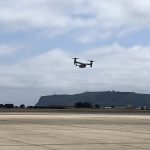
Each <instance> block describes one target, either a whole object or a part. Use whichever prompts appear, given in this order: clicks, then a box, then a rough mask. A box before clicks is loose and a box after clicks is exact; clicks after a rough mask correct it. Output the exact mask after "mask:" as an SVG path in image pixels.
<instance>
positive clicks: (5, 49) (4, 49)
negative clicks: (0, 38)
mask: <svg viewBox="0 0 150 150" xmlns="http://www.w3.org/2000/svg"><path fill="white" fill-rule="evenodd" d="M18 50H19V45H18V46H17V45H9V44H1V45H0V56H4V55H10V54H13V53H16V52H17V51H18Z"/></svg>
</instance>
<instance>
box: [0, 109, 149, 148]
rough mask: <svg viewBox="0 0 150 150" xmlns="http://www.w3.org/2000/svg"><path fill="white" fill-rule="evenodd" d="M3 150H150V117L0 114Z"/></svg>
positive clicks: (0, 142) (138, 115)
mask: <svg viewBox="0 0 150 150" xmlns="http://www.w3.org/2000/svg"><path fill="white" fill-rule="evenodd" d="M0 149H2V150H127V149H130V150H150V115H146V114H145V115H144V114H141V115H140V114H87V113H86V114H84V113H81V114H75V113H27V112H26V113H0Z"/></svg>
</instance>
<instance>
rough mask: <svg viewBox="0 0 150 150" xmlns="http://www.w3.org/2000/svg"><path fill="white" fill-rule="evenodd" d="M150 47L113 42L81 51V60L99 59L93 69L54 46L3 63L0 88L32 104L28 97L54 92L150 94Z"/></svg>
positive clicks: (0, 71)
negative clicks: (129, 45) (29, 55)
mask: <svg viewBox="0 0 150 150" xmlns="http://www.w3.org/2000/svg"><path fill="white" fill-rule="evenodd" d="M149 49H150V47H143V46H140V45H139V46H134V47H130V48H124V47H122V46H120V45H119V44H113V45H110V46H105V47H97V48H93V49H89V50H86V51H84V52H83V51H82V52H80V53H79V54H78V56H80V57H81V59H80V60H81V61H83V62H87V60H89V59H93V60H94V61H95V63H94V65H93V68H90V67H87V68H86V69H80V68H78V67H76V66H74V65H73V60H72V59H71V58H72V57H74V56H77V55H75V53H74V52H66V50H64V49H53V50H50V51H48V52H45V53H44V54H41V55H39V56H36V57H33V58H32V59H29V60H26V61H24V62H22V63H19V64H13V65H1V66H0V80H1V84H0V88H1V89H3V91H4V92H3V95H4V93H5V94H6V95H7V94H8V92H9V93H13V97H14V99H15V101H16V102H17V103H19V102H20V101H19V100H18V99H17V96H18V95H20V97H21V95H22V100H21V102H25V103H28V102H29V100H27V101H25V99H26V98H27V97H28V98H29V99H31V102H30V103H32V102H33V101H32V100H33V99H34V98H35V97H36V98H37V97H40V96H41V95H46V94H53V93H54V91H56V92H57V94H60V93H66V94H69V93H78V92H83V91H86V90H89V91H101V90H113V89H114V90H120V91H135V92H144V93H149V92H150V88H149V84H148V83H149V82H150V78H149V74H150V71H149V68H150V61H149V60H150V51H149ZM83 58H86V59H87V60H84V59H83ZM29 89H30V90H29ZM20 93H21V94H20ZM7 97H8V95H7ZM10 97H11V96H10ZM34 100H35V99H34ZM36 100H37V99H36Z"/></svg>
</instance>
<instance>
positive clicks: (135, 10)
mask: <svg viewBox="0 0 150 150" xmlns="http://www.w3.org/2000/svg"><path fill="white" fill-rule="evenodd" d="M149 8H150V1H149V0H13V1H12V0H5V1H4V0H0V103H14V104H15V105H20V104H22V103H23V104H26V105H34V104H36V103H37V101H38V99H39V98H40V96H42V95H51V94H75V93H81V92H85V91H91V92H92V91H108V90H116V91H129V92H137V93H147V94H150V41H149V39H150V9H149ZM73 57H79V58H80V60H81V61H82V62H88V60H94V61H95V62H94V64H93V68H90V67H87V68H85V69H80V68H78V67H76V66H74V65H73V60H72V58H73Z"/></svg>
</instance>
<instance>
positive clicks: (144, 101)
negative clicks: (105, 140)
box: [35, 91, 150, 107]
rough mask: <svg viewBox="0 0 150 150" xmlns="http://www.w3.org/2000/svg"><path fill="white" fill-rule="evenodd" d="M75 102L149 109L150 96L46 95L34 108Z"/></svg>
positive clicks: (121, 93)
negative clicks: (145, 107)
mask: <svg viewBox="0 0 150 150" xmlns="http://www.w3.org/2000/svg"><path fill="white" fill-rule="evenodd" d="M77 102H89V103H91V104H93V105H94V104H99V105H100V106H111V105H114V106H126V105H129V104H130V105H133V106H134V107H138V106H147V107H150V94H140V93H134V92H119V91H117V92H116V91H102V92H84V93H79V94H73V95H67V94H62V95H47V96H41V97H40V99H39V101H38V102H37V104H36V105H35V106H36V107H49V106H54V105H55V106H60V105H61V106H74V104H75V103H77Z"/></svg>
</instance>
